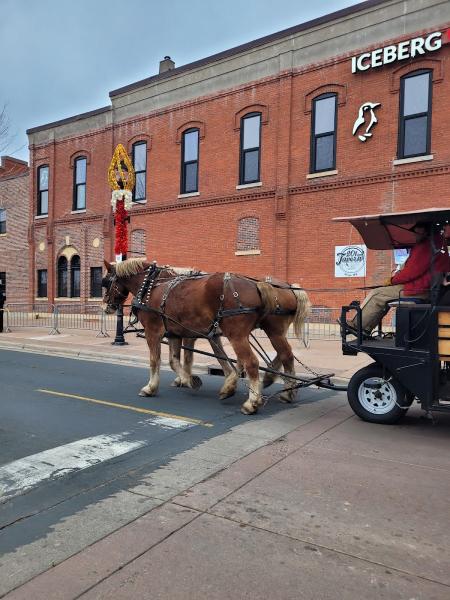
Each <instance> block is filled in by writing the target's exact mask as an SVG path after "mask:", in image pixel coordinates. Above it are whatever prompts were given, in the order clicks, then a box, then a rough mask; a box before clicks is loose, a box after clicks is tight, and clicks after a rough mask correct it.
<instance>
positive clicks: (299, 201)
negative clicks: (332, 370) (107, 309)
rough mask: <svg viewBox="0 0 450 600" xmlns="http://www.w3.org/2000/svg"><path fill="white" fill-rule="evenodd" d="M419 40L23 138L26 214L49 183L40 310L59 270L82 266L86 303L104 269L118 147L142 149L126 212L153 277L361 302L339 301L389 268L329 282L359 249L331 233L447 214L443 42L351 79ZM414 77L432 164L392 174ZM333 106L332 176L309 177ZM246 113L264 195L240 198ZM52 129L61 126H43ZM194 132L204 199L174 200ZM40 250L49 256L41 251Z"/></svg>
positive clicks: (449, 175)
mask: <svg viewBox="0 0 450 600" xmlns="http://www.w3.org/2000/svg"><path fill="white" fill-rule="evenodd" d="M448 26H449V23H448V22H443V23H441V24H440V25H439V26H433V27H427V28H426V29H425V28H424V31H438V30H439V31H443V32H444V31H445V30H446V29H447V28H448ZM424 27H425V25H424ZM421 33H422V32H412V33H411V34H408V35H403V36H400V35H398V36H395V39H388V40H380V41H377V42H376V43H373V44H368V45H367V46H366V47H360V49H359V51H354V52H351V53H348V54H342V53H340V54H339V55H336V56H333V57H331V58H328V59H326V60H322V61H321V62H318V63H310V64H307V65H305V66H302V67H298V68H283V69H280V71H279V72H278V73H276V74H274V75H270V76H266V77H259V78H257V79H255V80H254V81H250V82H249V83H246V84H241V85H239V86H230V87H224V89H222V90H221V91H220V92H214V93H212V94H207V93H204V94H202V95H199V96H198V97H196V98H193V99H189V100H187V101H185V102H177V103H173V104H170V105H168V106H166V107H164V108H160V109H157V108H155V109H153V110H149V111H147V112H145V113H144V114H140V115H136V116H133V117H129V118H126V119H124V120H120V119H114V123H112V122H111V119H109V114H110V113H109V112H108V109H101V110H100V111H98V115H96V117H95V118H97V116H98V119H101V118H103V115H104V124H103V125H102V126H96V127H92V128H90V127H88V126H87V130H86V132H82V133H79V134H76V135H72V134H70V133H69V134H67V135H60V136H59V138H58V137H56V138H55V139H54V140H53V141H51V142H50V143H45V142H39V140H37V138H36V139H35V138H32V140H31V141H32V145H31V146H30V147H31V168H32V173H33V178H32V184H31V186H30V187H31V190H30V198H31V205H32V207H33V208H32V210H33V214H36V197H37V189H36V186H37V180H36V173H37V169H38V167H39V166H41V165H48V166H49V173H50V183H49V214H48V218H37V219H34V223H33V233H32V244H31V252H30V261H31V269H32V270H31V277H30V289H31V290H32V296H33V297H35V296H36V275H35V273H36V270H37V269H43V268H47V269H48V280H49V281H48V286H49V287H48V289H49V300H53V299H54V297H55V295H56V290H57V287H56V265H57V261H58V258H59V256H60V255H61V254H62V253H64V252H66V253H67V254H68V257H70V255H72V254H77V255H79V256H80V258H81V273H82V277H81V298H82V299H85V300H86V299H88V298H89V272H90V271H89V270H90V268H91V267H95V266H100V265H101V264H102V259H103V257H104V256H105V257H106V258H108V259H111V258H113V235H114V228H113V221H112V215H111V206H110V190H109V188H108V184H107V170H108V165H109V161H110V160H111V156H112V152H113V150H114V147H115V146H116V144H117V143H119V142H121V143H122V144H124V145H125V147H126V148H127V149H128V150H129V152H130V154H131V151H132V144H133V143H135V142H136V141H145V142H146V143H147V172H146V200H145V202H144V203H141V204H135V205H134V206H133V208H132V211H131V224H130V230H129V231H130V236H129V239H130V253H129V255H130V256H138V255H140V254H141V253H142V251H143V248H144V247H145V252H146V254H147V257H148V258H149V259H155V260H157V261H158V262H159V263H161V264H163V263H170V264H173V265H178V266H190V265H192V266H195V267H197V268H200V269H203V270H206V271H214V270H230V271H235V272H240V273H246V274H249V275H253V276H265V275H273V276H276V277H278V278H282V279H286V280H288V281H295V282H298V283H300V284H302V285H304V286H305V287H306V288H307V289H314V288H330V289H332V290H335V291H334V292H317V293H312V298H313V301H314V302H315V303H316V304H320V305H328V306H339V304H340V303H341V302H342V301H343V300H347V299H350V298H352V297H354V296H355V295H358V293H355V292H354V291H348V292H347V293H345V292H341V291H339V290H342V289H346V290H349V289H351V288H353V287H354V286H362V285H373V284H379V283H381V282H382V281H384V280H385V279H386V277H387V276H388V274H389V273H390V271H391V268H392V267H393V264H392V261H393V257H392V256H391V254H390V253H386V252H385V253H379V252H373V251H369V252H368V264H367V277H365V278H348V279H347V278H335V276H334V248H335V246H336V245H346V244H349V243H361V241H360V239H359V236H358V234H357V233H356V232H355V231H354V230H353V231H352V229H351V227H350V225H346V224H332V223H331V219H332V218H333V217H335V216H342V215H354V214H371V213H378V212H392V211H401V210H409V209H416V208H426V207H432V206H449V200H448V189H449V187H450V143H449V136H450V112H449V110H448V105H449V99H450V76H449V71H450V45H449V44H448V43H447V42H448V40H447V37H446V36H443V37H444V41H445V43H444V44H443V46H442V48H441V49H440V50H439V51H436V52H432V53H429V54H428V55H424V56H418V57H416V58H414V59H410V60H406V61H400V62H395V63H392V64H390V65H385V66H382V67H380V68H373V69H370V70H367V71H366V72H361V73H356V74H354V73H352V70H351V56H354V55H358V54H360V53H361V52H365V51H367V50H369V51H371V50H373V49H376V48H379V47H383V46H386V45H387V44H390V43H398V42H401V41H402V40H405V39H411V38H412V37H414V35H418V34H421ZM355 35H356V34H355ZM420 69H430V70H431V71H432V79H433V84H432V126H431V151H430V153H429V155H427V156H426V157H422V158H419V159H418V160H417V161H416V162H405V163H402V164H396V163H395V160H396V159H397V158H398V155H397V138H398V123H399V88H400V79H401V77H402V76H404V75H405V74H407V73H409V72H413V71H417V70H420ZM172 73H176V70H174V71H173V72H172ZM170 76H172V75H170ZM165 80H166V81H167V78H166V79H165ZM163 83H164V80H163V82H162V84H163ZM162 84H161V85H162ZM119 91H120V90H119ZM328 92H331V93H335V94H336V95H337V130H336V169H335V170H334V171H335V172H334V171H333V172H332V173H331V172H329V173H328V174H327V175H326V176H317V177H310V176H309V175H310V136H311V118H312V115H311V111H312V103H313V100H314V98H316V97H317V96H319V95H321V94H324V93H328ZM112 98H113V107H112V109H109V110H110V111H114V110H119V108H120V107H119V108H117V109H116V108H115V104H114V103H115V102H120V100H121V96H120V94H119V95H117V96H115V95H113V96H112ZM117 98H118V99H117ZM367 101H371V102H376V103H380V104H381V106H380V107H379V108H378V109H377V117H378V124H377V125H376V127H374V128H373V137H372V138H371V139H369V140H367V141H366V142H365V143H362V142H361V141H360V140H359V139H358V138H357V136H354V135H352V128H353V124H354V122H355V119H356V117H357V115H358V110H359V107H360V106H361V104H362V103H363V102H367ZM251 112H258V113H260V114H261V165H260V173H261V177H260V179H261V183H260V184H258V185H256V186H253V187H244V188H241V187H239V186H238V184H239V147H240V146H239V144H240V133H241V132H240V123H241V117H243V116H245V115H246V114H248V113H251ZM118 114H119V113H118ZM82 118H83V116H82V115H81V116H80V117H77V122H78V121H80V119H81V120H82ZM89 118H91V117H90V115H86V119H89ZM108 119H109V121H108ZM68 121H70V120H68ZM117 121H119V122H117ZM63 124H64V122H62V125H61V127H62V126H63ZM64 126H66V125H64ZM58 127H60V125H59V124H58V123H56V124H52V125H51V126H48V128H49V129H53V130H58ZM192 127H195V128H198V129H199V188H198V190H199V193H198V194H196V195H191V196H190V197H181V198H180V197H179V195H180V163H181V139H182V134H183V131H185V130H186V129H189V128H192ZM37 129H39V128H37ZM41 129H42V130H45V127H43V128H41ZM31 134H33V131H32V132H31ZM79 156H85V157H86V158H87V181H86V190H87V193H86V211H84V212H76V213H74V212H72V199H73V165H74V160H75V159H76V158H77V157H79ZM430 157H431V158H430ZM308 176H309V177H308ZM94 240H96V243H97V241H98V246H97V247H94ZM40 244H44V245H45V249H44V250H39V245H40ZM42 247H43V246H42V245H41V248H42Z"/></svg>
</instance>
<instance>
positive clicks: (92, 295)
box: [89, 267, 103, 298]
mask: <svg viewBox="0 0 450 600" xmlns="http://www.w3.org/2000/svg"><path fill="white" fill-rule="evenodd" d="M95 273H97V276H98V274H99V275H100V276H99V278H98V281H97V282H95V281H94V279H95V277H94V274H95ZM102 277H103V269H102V267H91V268H90V288H89V297H90V298H102V297H103V292H102ZM96 284H97V286H98V289H97V290H96V289H95V288H96Z"/></svg>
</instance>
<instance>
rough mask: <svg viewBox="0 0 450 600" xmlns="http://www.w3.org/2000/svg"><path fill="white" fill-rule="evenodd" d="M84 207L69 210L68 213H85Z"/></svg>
mask: <svg viewBox="0 0 450 600" xmlns="http://www.w3.org/2000/svg"><path fill="white" fill-rule="evenodd" d="M85 212H86V209H85V208H79V209H78V210H71V211H70V214H71V215H79V214H81V213H85Z"/></svg>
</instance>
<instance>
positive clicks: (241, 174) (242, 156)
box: [239, 112, 262, 185]
mask: <svg viewBox="0 0 450 600" xmlns="http://www.w3.org/2000/svg"><path fill="white" fill-rule="evenodd" d="M252 117H259V136H258V146H254V147H253V148H246V149H245V150H244V121H245V119H250V118H252ZM261 130H262V113H261V112H251V113H247V114H246V115H244V116H243V117H241V127H240V139H239V185H250V184H252V183H259V182H260V181H261ZM255 150H257V151H258V176H257V179H252V180H251V181H250V180H249V181H246V180H245V177H244V176H245V155H246V154H247V153H249V152H254V151H255Z"/></svg>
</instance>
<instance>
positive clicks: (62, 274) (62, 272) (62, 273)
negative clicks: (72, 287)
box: [58, 256, 67, 298]
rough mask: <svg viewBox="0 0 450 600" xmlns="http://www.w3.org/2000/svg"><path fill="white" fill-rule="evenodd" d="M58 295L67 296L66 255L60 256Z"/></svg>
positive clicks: (60, 296)
mask: <svg viewBox="0 0 450 600" xmlns="http://www.w3.org/2000/svg"><path fill="white" fill-rule="evenodd" d="M58 297H59V298H66V297H67V258H66V257H65V256H60V257H59V258H58Z"/></svg>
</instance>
